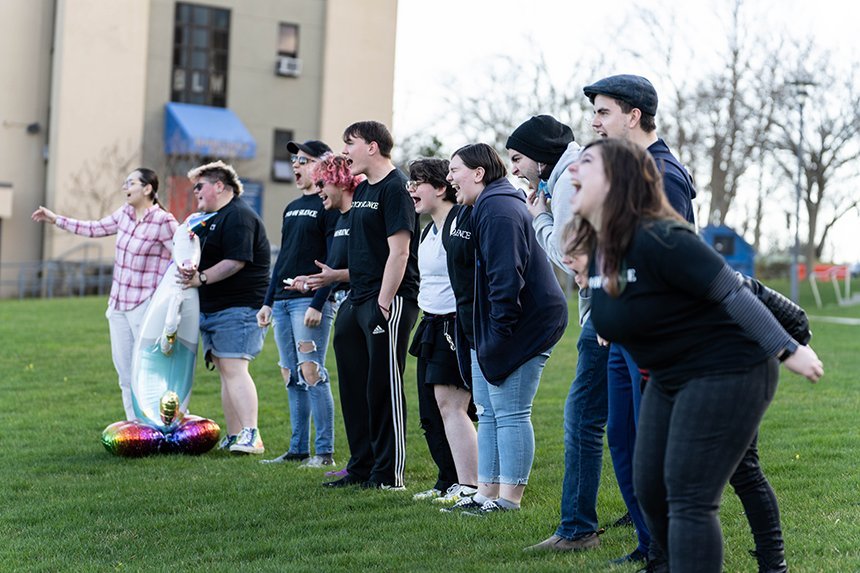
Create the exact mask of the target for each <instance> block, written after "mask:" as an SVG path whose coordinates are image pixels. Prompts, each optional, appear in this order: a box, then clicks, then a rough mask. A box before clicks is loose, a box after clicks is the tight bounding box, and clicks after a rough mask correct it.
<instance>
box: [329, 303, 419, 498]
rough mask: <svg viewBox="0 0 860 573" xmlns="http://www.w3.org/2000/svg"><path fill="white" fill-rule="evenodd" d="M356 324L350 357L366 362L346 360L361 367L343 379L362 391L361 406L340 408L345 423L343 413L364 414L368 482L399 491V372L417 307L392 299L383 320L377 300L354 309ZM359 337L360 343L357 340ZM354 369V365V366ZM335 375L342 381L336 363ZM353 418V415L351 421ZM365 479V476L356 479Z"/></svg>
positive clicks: (354, 391) (402, 448) (402, 413)
mask: <svg viewBox="0 0 860 573" xmlns="http://www.w3.org/2000/svg"><path fill="white" fill-rule="evenodd" d="M352 310H353V311H354V312H355V320H356V322H357V323H358V327H359V328H358V330H359V331H360V338H359V339H354V340H352V341H351V342H352V344H351V350H350V352H355V353H358V352H362V351H363V352H364V353H365V357H363V358H362V357H360V356H355V357H354V358H353V359H351V360H350V359H349V358H347V360H346V361H345V362H346V364H349V366H346V367H347V368H350V369H352V368H357V367H359V366H361V367H363V368H364V370H365V371H364V376H362V372H360V371H355V372H350V373H349V374H348V377H349V379H350V380H351V383H352V384H362V381H363V384H364V386H365V388H364V390H365V392H364V396H365V397H366V402H365V403H364V404H361V403H360V400H359V401H358V402H359V403H354V404H349V405H348V406H347V405H346V404H344V405H343V408H344V420H346V419H348V418H350V417H351V415H352V413H350V414H347V413H346V411H345V410H346V408H347V407H349V408H355V416H359V415H361V414H360V413H359V410H360V409H364V410H365V412H366V415H367V420H368V423H367V428H368V433H369V437H370V448H371V451H372V452H373V466H372V468H371V469H370V474H369V476H368V478H369V479H370V480H371V481H373V482H376V483H378V484H384V485H390V486H394V487H401V486H403V485H404V482H403V470H404V467H405V464H406V396H405V394H404V391H403V370H404V367H405V364H406V349H407V347H408V344H409V335H410V332H411V330H412V326H413V325H414V324H415V320H416V319H417V318H418V305H417V304H416V303H415V302H413V301H408V300H404V299H403V298H402V297H400V296H396V297H394V300H393V301H392V303H391V316H390V317H389V319H388V320H385V317H384V316H383V314H382V311H381V310H380V309H379V305H378V304H377V302H376V297H373V298H372V299H371V300H369V301H365V302H363V303H361V304H358V305H354V306H353V308H352ZM361 338H363V340H362V339H361ZM353 365H355V366H353ZM338 376H341V370H340V360H339V359H338ZM349 393H350V395H351V396H354V397H355V396H358V395H360V393H361V390H360V389H359V388H351V389H350V392H349ZM352 417H354V416H352ZM362 469H363V468H362ZM359 477H364V476H359Z"/></svg>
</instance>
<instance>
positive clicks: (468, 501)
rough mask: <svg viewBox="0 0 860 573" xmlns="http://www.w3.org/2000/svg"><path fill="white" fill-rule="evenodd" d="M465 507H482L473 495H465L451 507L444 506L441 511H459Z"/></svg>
mask: <svg viewBox="0 0 860 573" xmlns="http://www.w3.org/2000/svg"><path fill="white" fill-rule="evenodd" d="M465 509H481V504H480V503H478V502H477V501H475V500H474V499H473V498H471V497H464V498H461V499H460V501H458V502H457V503H455V504H454V505H452V506H451V507H443V508H442V509H440V510H439V511H441V512H442V513H457V512H460V511H463V510H465Z"/></svg>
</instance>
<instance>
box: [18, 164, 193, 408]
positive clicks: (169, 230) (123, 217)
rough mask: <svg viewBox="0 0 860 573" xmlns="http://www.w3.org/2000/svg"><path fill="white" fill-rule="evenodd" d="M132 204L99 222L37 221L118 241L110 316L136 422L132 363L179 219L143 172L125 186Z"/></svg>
mask: <svg viewBox="0 0 860 573" xmlns="http://www.w3.org/2000/svg"><path fill="white" fill-rule="evenodd" d="M122 190H123V193H125V197H126V204H125V205H123V206H122V207H120V208H119V209H117V210H116V211H114V212H113V213H112V214H110V215H108V216H107V217H105V218H103V219H100V220H98V221H79V220H77V219H70V218H68V217H63V216H61V215H57V214H56V213H54V212H53V211H51V210H50V209H48V208H46V207H39V208H38V209H36V211H35V212H34V213H33V215H32V216H31V218H32V219H33V220H34V221H37V222H42V223H45V222H47V223H52V224H54V225H56V226H57V227H59V228H60V229H64V230H66V231H69V232H71V233H74V234H76V235H82V236H84V237H106V236H108V235H116V236H117V237H116V255H115V260H114V266H113V284H112V285H111V289H110V300H109V301H108V309H107V312H106V313H105V316H106V317H107V319H108V321H109V324H110V342H111V354H112V355H113V364H114V367H115V368H116V372H117V375H118V376H119V387H120V389H121V390H122V404H123V407H124V408H125V416H126V419H127V420H134V419H135V415H134V408H133V407H132V400H131V363H132V354H133V350H134V343H135V341H136V340H137V337H138V334H139V333H140V326H141V323H142V322H143V316H144V314H146V308H147V306H148V305H149V299H150V297H151V296H152V294H153V293H154V292H155V289H156V287H157V286H158V283H159V282H160V281H161V277H163V276H164V273H165V271H167V267H168V265H169V264H170V257H171V252H172V250H173V233H174V231H176V227H177V222H176V219H175V218H174V217H173V215H171V214H170V213H169V212H168V211H165V210H164V209H163V208H162V207H161V204H159V202H158V198H157V197H156V193H157V192H158V176H157V175H156V174H155V172H154V171H152V170H151V169H146V168H144V167H140V168H138V169H135V170H134V171H132V172H131V173H129V175H128V177H127V178H126V180H125V183H123V186H122Z"/></svg>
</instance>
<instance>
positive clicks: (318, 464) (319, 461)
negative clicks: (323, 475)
mask: <svg viewBox="0 0 860 573" xmlns="http://www.w3.org/2000/svg"><path fill="white" fill-rule="evenodd" d="M333 465H334V458H333V457H332V455H331V454H321V455H318V456H311V457H309V458H308V459H306V460H305V461H303V462H302V463H300V464H299V467H300V468H325V467H328V466H333Z"/></svg>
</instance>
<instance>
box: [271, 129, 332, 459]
mask: <svg viewBox="0 0 860 573" xmlns="http://www.w3.org/2000/svg"><path fill="white" fill-rule="evenodd" d="M287 150H288V151H289V152H290V153H292V154H293V155H292V162H293V171H294V172H295V175H296V186H297V187H298V188H299V190H300V191H301V192H302V195H301V196H300V197H299V198H298V199H296V200H294V201H292V202H290V203H289V204H288V205H287V206H286V208H285V209H284V214H283V217H282V223H281V249H280V251H279V252H278V259H277V261H276V262H275V266H274V268H273V269H272V280H271V281H270V282H269V290H268V292H267V293H266V298H265V300H264V301H263V306H262V307H261V308H260V310H259V312H257V322H258V323H259V325H260V326H267V325H269V324H271V323H272V321H273V319H274V333H275V342H276V343H277V345H278V354H279V360H278V365H279V366H280V367H281V375H282V376H283V379H284V384H285V385H286V388H287V396H288V399H289V403H290V425H291V429H292V434H291V437H290V446H289V448H288V449H287V451H286V452H284V453H283V454H281V455H280V456H278V457H277V458H274V459H272V460H264V462H266V463H281V462H301V463H302V465H303V466H305V467H324V466H331V465H333V464H334V460H333V457H332V455H333V453H334V399H333V398H332V393H331V385H330V384H329V375H328V371H327V370H326V368H325V356H326V349H327V348H328V337H329V331H330V330H331V324H332V321H333V320H334V315H335V312H336V309H335V306H334V304H335V303H334V301H332V300H329V298H330V297H329V295H330V291H331V287H325V288H321V289H319V290H311V289H310V288H308V287H307V285H305V284H304V283H301V282H300V281H299V282H298V283H297V281H292V279H294V278H295V277H298V276H308V275H312V274H316V273H317V272H319V267H318V266H317V261H325V260H326V256H327V253H328V249H329V246H330V245H331V240H332V237H333V236H334V228H335V225H336V224H337V220H338V216H337V213H335V212H333V211H326V210H325V208H324V207H323V201H322V199H321V198H320V196H319V193H318V191H319V189H318V188H317V187H316V186H314V183H313V178H312V177H311V173H312V171H313V169H314V166H315V165H316V163H317V162H318V161H320V160H322V159H324V158H325V157H328V156H329V155H331V154H332V151H331V148H330V147H329V146H328V145H326V144H325V143H323V142H322V141H316V140H310V141H305V142H304V143H301V142H297V141H291V142H289V143H288V144H287ZM288 280H290V281H291V283H292V284H288V283H287V281H288ZM311 416H313V420H314V428H315V429H316V440H315V441H314V452H315V455H314V456H310V421H311Z"/></svg>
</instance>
